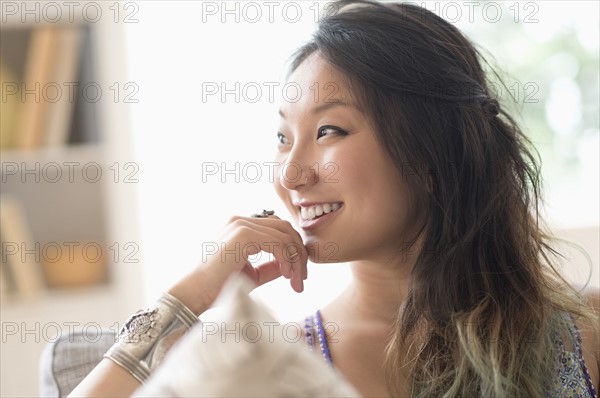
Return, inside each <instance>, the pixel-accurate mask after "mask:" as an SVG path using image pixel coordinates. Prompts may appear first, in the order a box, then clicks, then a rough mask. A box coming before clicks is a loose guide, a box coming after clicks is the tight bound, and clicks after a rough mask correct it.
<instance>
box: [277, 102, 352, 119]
mask: <svg viewBox="0 0 600 398" xmlns="http://www.w3.org/2000/svg"><path fill="white" fill-rule="evenodd" d="M334 106H345V107H349V108H355V109H358V108H357V107H356V105H354V104H353V103H350V102H345V101H342V100H339V99H334V100H332V101H331V102H326V103H324V104H322V105H319V106H317V107H316V108H315V109H314V110H313V113H319V112H323V111H325V110H327V109H330V108H333V107H334ZM279 116H281V117H282V118H284V119H285V118H286V117H285V114H284V113H283V111H282V110H281V109H280V110H279Z"/></svg>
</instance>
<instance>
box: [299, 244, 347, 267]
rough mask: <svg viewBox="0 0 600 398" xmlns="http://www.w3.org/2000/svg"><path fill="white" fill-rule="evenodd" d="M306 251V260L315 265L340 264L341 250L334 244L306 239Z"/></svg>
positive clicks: (341, 260)
mask: <svg viewBox="0 0 600 398" xmlns="http://www.w3.org/2000/svg"><path fill="white" fill-rule="evenodd" d="M304 245H305V246H306V249H307V250H308V259H309V260H310V261H311V262H313V263H316V264H326V263H341V262H343V259H342V258H341V248H340V246H339V245H338V244H337V243H336V242H331V241H328V242H323V241H321V240H319V239H315V238H308V239H307V240H305V241H304Z"/></svg>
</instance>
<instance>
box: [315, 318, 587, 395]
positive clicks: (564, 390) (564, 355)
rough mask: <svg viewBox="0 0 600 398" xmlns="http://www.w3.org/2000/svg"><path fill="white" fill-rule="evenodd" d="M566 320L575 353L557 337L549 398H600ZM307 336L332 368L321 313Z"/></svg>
mask: <svg viewBox="0 0 600 398" xmlns="http://www.w3.org/2000/svg"><path fill="white" fill-rule="evenodd" d="M563 317H564V319H565V320H566V322H567V325H568V327H569V332H570V333H569V339H570V340H571V343H572V345H573V347H574V351H567V350H566V349H565V345H564V342H563V341H562V339H561V338H560V337H559V336H556V342H557V345H558V347H559V357H558V364H557V377H556V378H555V379H554V380H553V381H552V384H551V385H550V386H549V390H548V391H550V393H549V394H548V395H547V397H548V398H558V397H561V398H562V397H564V398H575V397H577V398H598V395H597V393H596V390H595V388H594V385H593V384H592V381H591V378H590V373H589V371H588V368H587V366H586V364H585V361H584V359H583V351H582V348H581V334H580V332H579V329H578V328H577V325H575V321H574V319H573V317H572V316H571V315H570V314H563ZM304 333H305V335H306V343H307V345H308V348H309V349H310V350H311V351H313V350H315V343H316V342H318V344H319V350H320V351H321V355H322V356H323V359H324V360H325V361H326V362H327V363H328V364H329V365H330V366H332V367H333V360H332V359H331V353H330V352H329V346H328V344H327V338H326V336H325V329H324V328H323V322H322V321H321V312H320V311H319V310H317V311H316V312H315V313H314V314H311V315H308V316H307V317H305V318H304Z"/></svg>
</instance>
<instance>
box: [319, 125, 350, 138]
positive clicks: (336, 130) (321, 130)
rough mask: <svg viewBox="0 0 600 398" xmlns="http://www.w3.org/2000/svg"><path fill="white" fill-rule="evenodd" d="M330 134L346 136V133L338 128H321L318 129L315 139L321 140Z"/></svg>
mask: <svg viewBox="0 0 600 398" xmlns="http://www.w3.org/2000/svg"><path fill="white" fill-rule="evenodd" d="M324 132H325V133H324ZM332 134H339V135H348V132H347V131H345V130H342V129H341V128H339V127H335V126H321V128H319V132H318V134H317V138H321V137H323V136H325V135H332Z"/></svg>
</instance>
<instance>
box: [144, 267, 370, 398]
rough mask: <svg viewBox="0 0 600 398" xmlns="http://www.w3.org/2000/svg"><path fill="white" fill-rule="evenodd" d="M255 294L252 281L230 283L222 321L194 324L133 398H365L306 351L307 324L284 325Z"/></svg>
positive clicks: (222, 295)
mask: <svg viewBox="0 0 600 398" xmlns="http://www.w3.org/2000/svg"><path fill="white" fill-rule="evenodd" d="M252 289H253V282H251V281H250V279H249V278H248V277H247V276H246V275H244V274H241V273H240V274H237V275H236V276H232V277H231V278H230V279H229V280H228V281H227V282H226V284H225V285H224V286H223V289H222V291H221V293H220V294H219V297H218V299H217V301H216V302H215V306H223V308H222V309H223V311H222V312H220V317H221V318H222V319H218V318H217V319H215V321H214V322H213V321H211V322H200V323H198V324H197V325H195V326H194V327H193V328H192V329H191V330H190V331H189V332H188V333H187V335H186V336H184V337H183V338H182V339H181V340H180V341H179V342H178V343H177V344H176V345H175V346H174V347H173V348H172V349H171V351H170V352H169V353H168V355H167V356H166V357H165V359H164V361H163V363H162V364H161V366H160V367H159V368H158V369H157V370H156V371H155V372H154V373H153V374H152V376H151V377H150V378H149V379H148V381H147V382H146V383H145V384H144V385H142V386H141V387H140V388H139V389H138V390H137V391H136V392H135V393H134V396H136V397H157V396H177V397H198V396H210V397H242V396H243V397H250V396H253V397H283V396H286V397H294V396H295V397H311V396H336V397H360V394H359V393H358V392H357V391H356V389H355V388H354V387H352V386H351V385H350V384H349V382H348V381H347V380H346V379H344V377H343V376H342V374H341V373H340V372H339V371H337V370H336V369H334V368H331V367H330V366H329V365H327V364H326V363H325V361H324V360H322V359H321V360H320V358H319V357H318V356H317V355H315V354H314V353H312V352H310V351H309V350H308V347H307V345H306V342H305V340H304V339H303V338H302V335H301V333H300V332H301V329H299V328H301V327H302V325H298V324H296V323H293V324H290V323H288V324H282V323H280V322H278V321H277V320H276V319H275V317H274V316H273V315H272V313H271V311H270V310H269V309H268V307H267V306H266V305H264V304H263V303H260V302H258V301H256V300H255V299H253V298H251V297H250V296H249V295H248V294H249V293H250V292H251V291H252Z"/></svg>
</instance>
